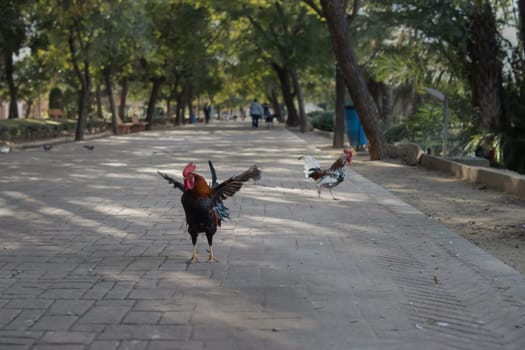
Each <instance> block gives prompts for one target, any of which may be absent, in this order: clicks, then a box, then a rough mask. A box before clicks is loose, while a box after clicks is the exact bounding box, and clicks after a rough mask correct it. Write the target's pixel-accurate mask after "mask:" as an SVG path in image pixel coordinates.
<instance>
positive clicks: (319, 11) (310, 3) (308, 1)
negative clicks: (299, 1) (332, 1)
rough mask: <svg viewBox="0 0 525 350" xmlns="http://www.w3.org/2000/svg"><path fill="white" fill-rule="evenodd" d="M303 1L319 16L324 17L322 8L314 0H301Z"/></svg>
mask: <svg viewBox="0 0 525 350" xmlns="http://www.w3.org/2000/svg"><path fill="white" fill-rule="evenodd" d="M303 2H304V3H305V4H307V5H308V6H310V8H311V9H312V10H314V11H315V12H316V13H317V14H318V15H319V17H323V18H324V17H326V16H325V13H324V11H323V9H322V8H321V7H319V6H317V4H316V3H315V0H303Z"/></svg>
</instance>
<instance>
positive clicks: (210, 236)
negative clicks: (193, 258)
mask: <svg viewBox="0 0 525 350" xmlns="http://www.w3.org/2000/svg"><path fill="white" fill-rule="evenodd" d="M206 238H207V239H208V244H209V246H210V249H209V250H208V251H209V252H210V254H209V255H208V262H210V263H211V262H217V261H219V260H217V258H216V257H215V255H213V233H211V232H206Z"/></svg>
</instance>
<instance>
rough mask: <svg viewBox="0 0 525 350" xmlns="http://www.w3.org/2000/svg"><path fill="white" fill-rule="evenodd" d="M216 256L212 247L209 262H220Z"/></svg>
mask: <svg viewBox="0 0 525 350" xmlns="http://www.w3.org/2000/svg"><path fill="white" fill-rule="evenodd" d="M218 261H219V260H217V258H216V257H215V255H213V246H211V245H210V255H208V262H218Z"/></svg>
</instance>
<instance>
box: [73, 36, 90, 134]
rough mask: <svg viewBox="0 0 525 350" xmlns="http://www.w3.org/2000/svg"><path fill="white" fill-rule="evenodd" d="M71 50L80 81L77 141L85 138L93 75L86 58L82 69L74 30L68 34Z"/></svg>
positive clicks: (74, 67)
mask: <svg viewBox="0 0 525 350" xmlns="http://www.w3.org/2000/svg"><path fill="white" fill-rule="evenodd" d="M68 46H69V52H70V54H71V63H72V64H73V69H74V71H75V74H76V76H77V78H78V80H79V82H80V96H79V103H78V119H77V130H76V134H75V141H82V140H84V130H85V129H86V119H87V114H88V103H89V90H90V89H91V77H90V75H89V62H88V61H87V59H86V60H84V62H83V65H84V66H83V69H80V66H79V63H78V60H77V55H76V50H75V39H74V34H73V32H70V33H69V36H68Z"/></svg>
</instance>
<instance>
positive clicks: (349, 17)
mask: <svg viewBox="0 0 525 350" xmlns="http://www.w3.org/2000/svg"><path fill="white" fill-rule="evenodd" d="M347 6H348V0H345V8H346V7H347ZM359 8H361V0H354V1H353V3H352V12H351V13H349V14H348V15H347V16H346V20H347V22H348V24H350V23H352V21H353V20H354V18H355V16H357V13H358V12H359Z"/></svg>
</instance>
